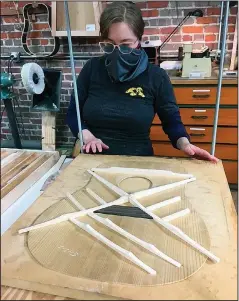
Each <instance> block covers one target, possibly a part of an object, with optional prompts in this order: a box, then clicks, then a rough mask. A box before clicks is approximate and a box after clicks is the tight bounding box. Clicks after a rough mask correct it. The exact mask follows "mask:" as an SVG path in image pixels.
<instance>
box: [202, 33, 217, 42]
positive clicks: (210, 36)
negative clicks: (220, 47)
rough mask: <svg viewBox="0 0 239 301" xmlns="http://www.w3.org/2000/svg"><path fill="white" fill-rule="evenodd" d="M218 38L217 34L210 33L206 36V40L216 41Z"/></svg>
mask: <svg viewBox="0 0 239 301" xmlns="http://www.w3.org/2000/svg"><path fill="white" fill-rule="evenodd" d="M216 40H217V36H216V35H215V34H208V35H206V36H205V41H206V42H215V41H216Z"/></svg>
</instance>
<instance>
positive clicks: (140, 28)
mask: <svg viewBox="0 0 239 301" xmlns="http://www.w3.org/2000/svg"><path fill="white" fill-rule="evenodd" d="M118 22H124V23H126V24H128V25H129V26H130V28H131V30H132V31H133V33H134V34H135V35H136V37H137V38H138V39H139V40H141V38H142V35H143V33H144V26H145V24H144V20H143V18H142V14H141V10H140V9H139V8H138V7H137V5H136V4H134V3H133V2H130V1H125V2H119V1H116V2H113V3H111V4H109V5H108V6H107V7H106V8H105V9H104V11H103V13H102V14H101V17H100V35H101V37H102V38H103V39H106V38H108V33H109V28H110V26H111V25H112V24H113V23H118Z"/></svg>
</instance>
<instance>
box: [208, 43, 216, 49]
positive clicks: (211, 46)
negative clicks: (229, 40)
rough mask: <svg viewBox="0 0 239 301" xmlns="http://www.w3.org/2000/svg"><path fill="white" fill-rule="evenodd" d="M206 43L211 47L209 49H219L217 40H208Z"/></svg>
mask: <svg viewBox="0 0 239 301" xmlns="http://www.w3.org/2000/svg"><path fill="white" fill-rule="evenodd" d="M205 45H206V46H207V47H208V48H209V49H217V47H218V45H217V43H215V42H206V43H205Z"/></svg>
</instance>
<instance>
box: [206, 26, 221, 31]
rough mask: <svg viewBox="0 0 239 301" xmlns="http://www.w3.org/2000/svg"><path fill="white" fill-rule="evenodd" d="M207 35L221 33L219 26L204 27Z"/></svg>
mask: <svg viewBox="0 0 239 301" xmlns="http://www.w3.org/2000/svg"><path fill="white" fill-rule="evenodd" d="M204 32H205V33H218V32H219V26H218V25H208V26H205V27H204Z"/></svg>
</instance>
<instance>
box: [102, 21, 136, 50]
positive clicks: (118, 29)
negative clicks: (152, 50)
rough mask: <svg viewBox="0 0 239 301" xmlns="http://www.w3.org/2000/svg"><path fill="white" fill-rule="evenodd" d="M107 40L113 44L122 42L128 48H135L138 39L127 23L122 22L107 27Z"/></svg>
mask: <svg viewBox="0 0 239 301" xmlns="http://www.w3.org/2000/svg"><path fill="white" fill-rule="evenodd" d="M107 42H111V43H113V44H114V45H119V44H124V45H126V46H128V47H130V48H137V46H138V45H139V40H138V38H137V37H136V36H135V34H134V33H133V31H132V30H131V28H130V27H129V25H128V24H126V23H124V22H119V23H113V24H112V25H111V27H110V29H109V34H108V39H107Z"/></svg>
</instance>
